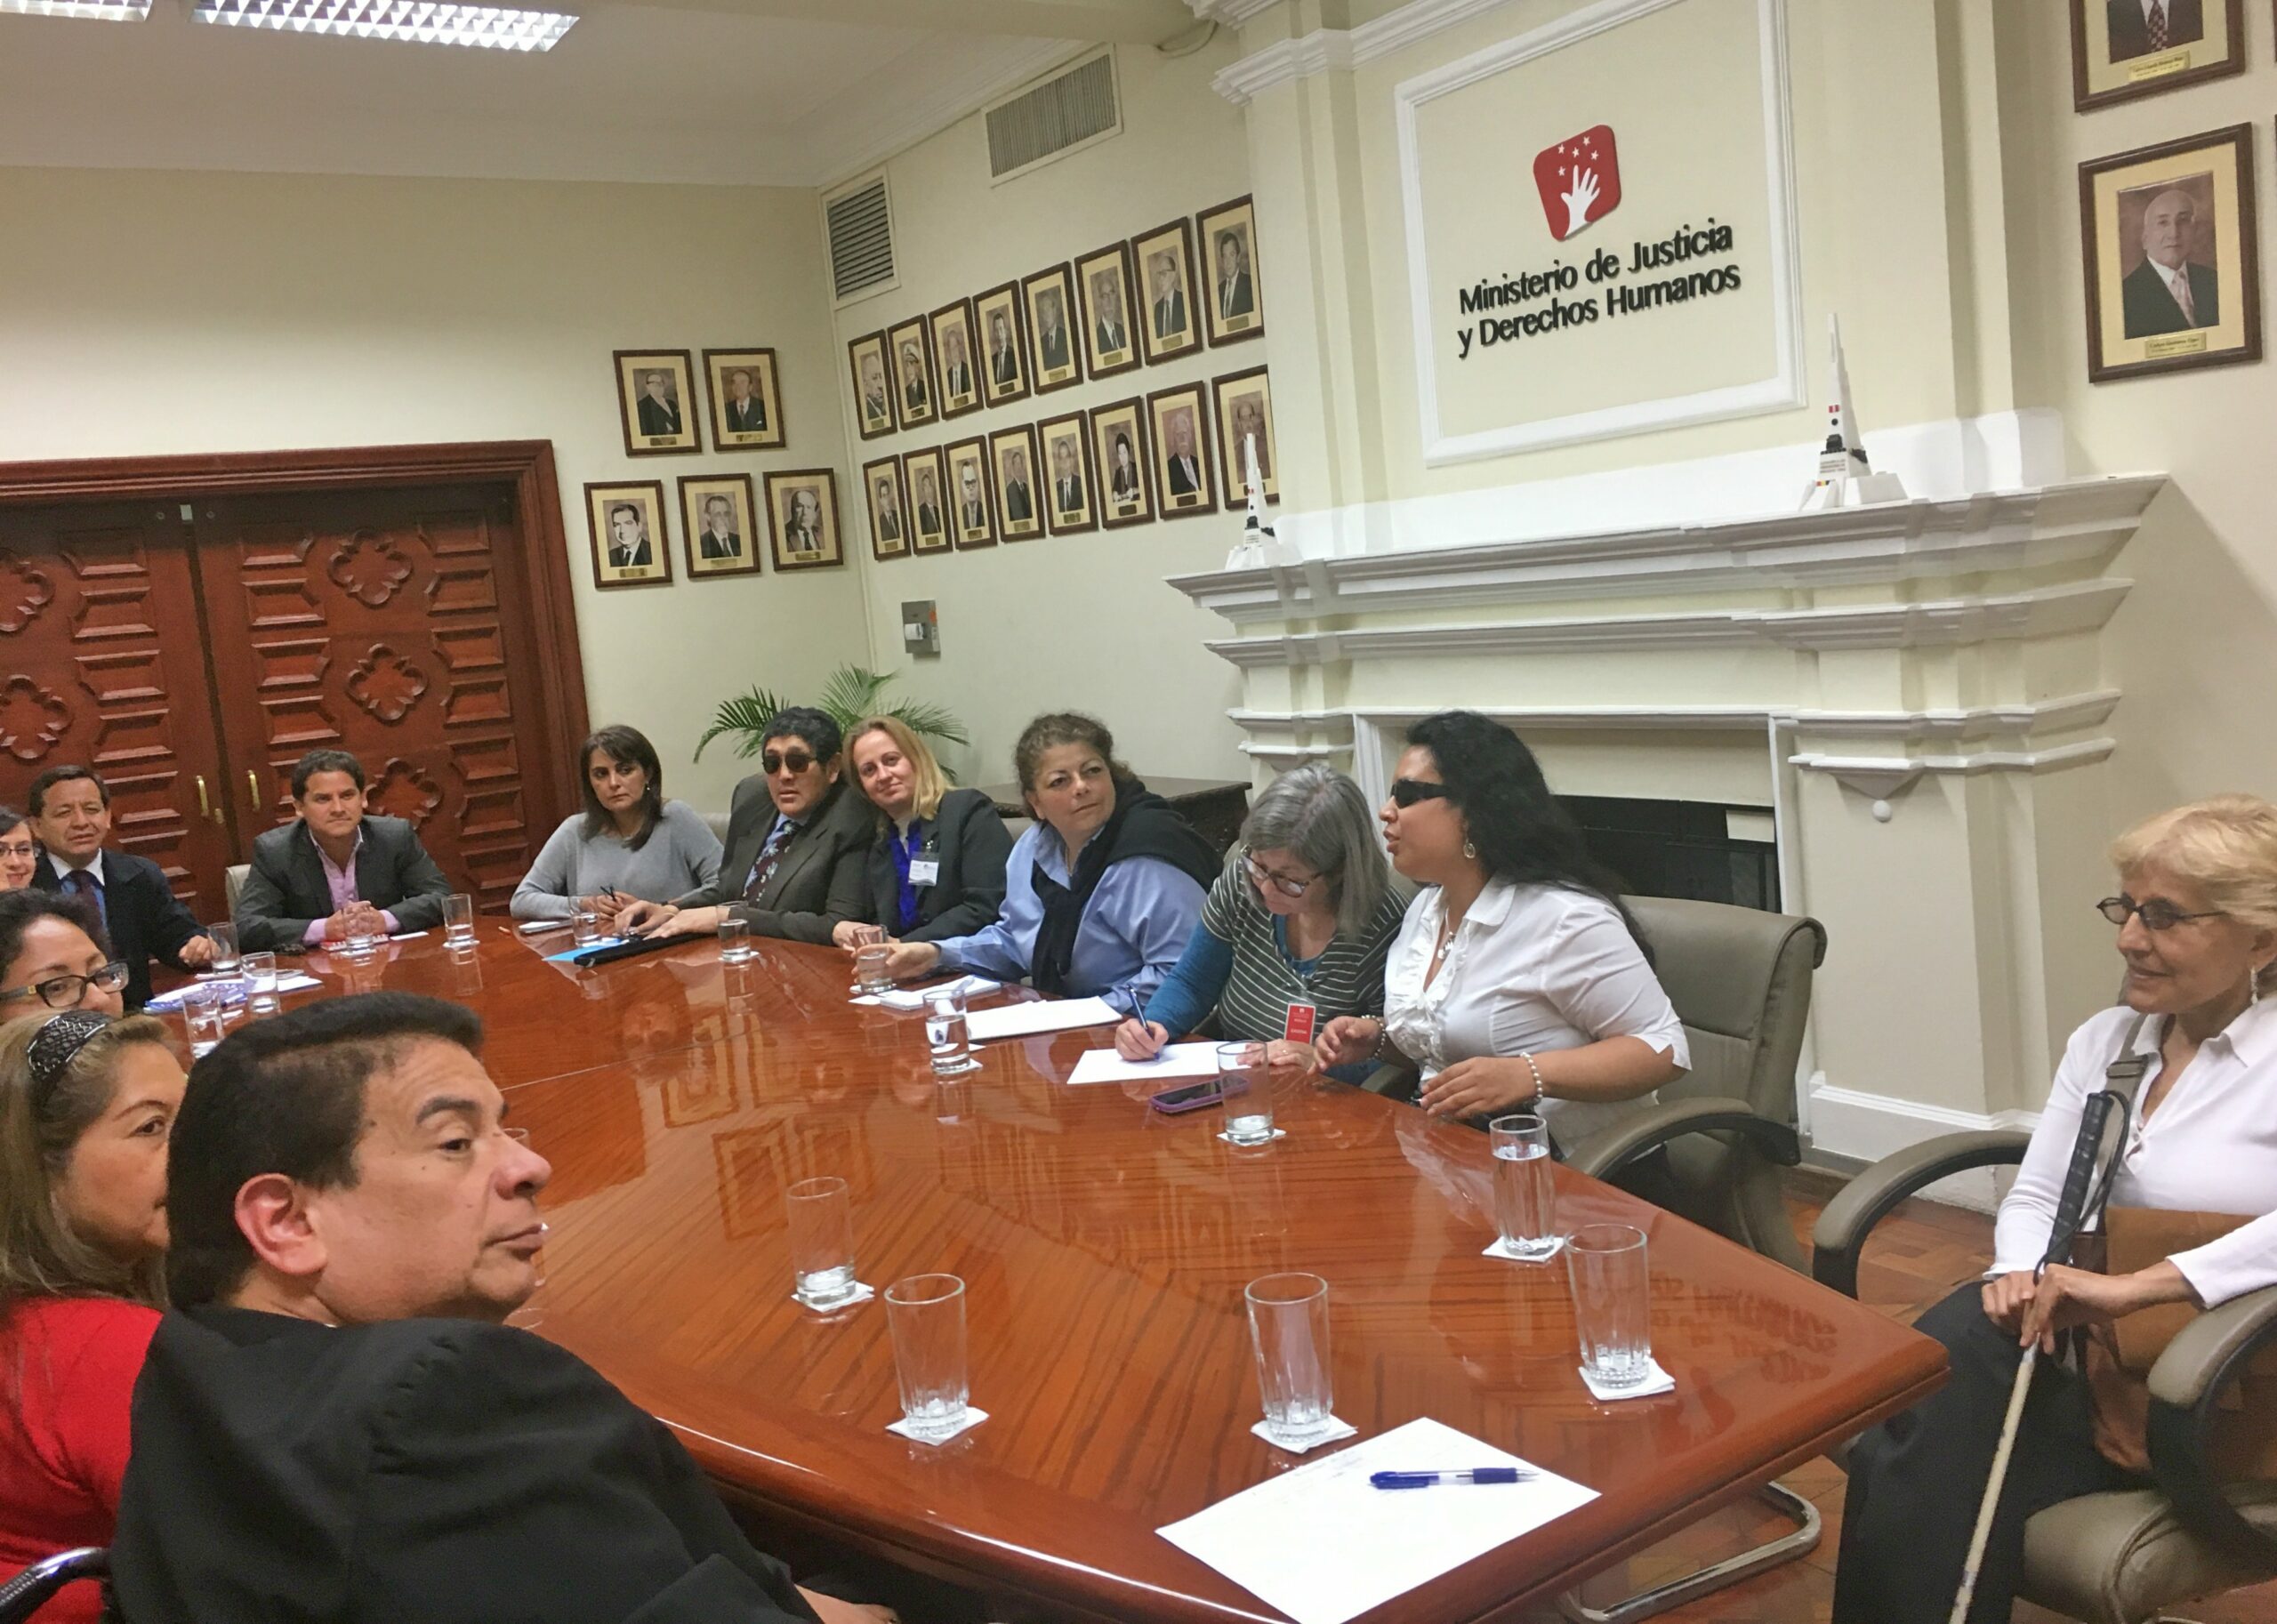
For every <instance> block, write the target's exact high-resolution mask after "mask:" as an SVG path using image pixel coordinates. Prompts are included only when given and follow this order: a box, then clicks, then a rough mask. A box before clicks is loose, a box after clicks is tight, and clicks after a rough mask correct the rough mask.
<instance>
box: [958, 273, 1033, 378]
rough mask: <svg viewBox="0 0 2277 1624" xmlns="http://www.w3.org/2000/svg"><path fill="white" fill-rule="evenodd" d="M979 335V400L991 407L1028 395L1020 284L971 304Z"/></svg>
mask: <svg viewBox="0 0 2277 1624" xmlns="http://www.w3.org/2000/svg"><path fill="white" fill-rule="evenodd" d="M972 319H973V322H974V325H975V326H977V327H978V331H979V334H980V398H981V399H982V400H984V401H986V403H987V404H988V405H990V406H1004V405H1007V404H1009V403H1010V402H1011V401H1015V400H1025V399H1026V398H1027V395H1028V358H1027V346H1026V342H1024V340H1023V338H1022V335H1021V333H1020V285H1019V284H1018V283H1017V282H1007V283H1005V284H1004V285H1003V286H1002V287H992V288H990V289H989V290H988V291H987V292H986V293H982V294H980V295H978V297H977V298H975V299H974V300H973V301H972Z"/></svg>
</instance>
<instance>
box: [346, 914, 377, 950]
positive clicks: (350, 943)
mask: <svg viewBox="0 0 2277 1624" xmlns="http://www.w3.org/2000/svg"><path fill="white" fill-rule="evenodd" d="M354 917H355V919H356V923H354V924H352V925H350V926H349V927H348V940H347V942H346V944H345V945H344V951H345V952H346V953H347V954H348V956H349V957H350V958H351V959H368V958H370V957H371V956H372V954H373V953H375V952H376V951H378V948H379V937H378V935H377V931H378V929H379V927H378V926H376V925H374V924H373V923H372V922H371V920H372V916H371V915H370V914H369V913H366V912H362V911H361V910H358V912H357V913H356V914H355V916H354Z"/></svg>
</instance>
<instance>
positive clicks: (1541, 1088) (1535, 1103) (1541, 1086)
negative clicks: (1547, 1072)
mask: <svg viewBox="0 0 2277 1624" xmlns="http://www.w3.org/2000/svg"><path fill="white" fill-rule="evenodd" d="M1518 1058H1519V1059H1521V1060H1523V1061H1525V1063H1526V1070H1528V1071H1530V1072H1532V1073H1533V1098H1532V1099H1531V1100H1529V1101H1527V1102H1526V1103H1527V1105H1529V1106H1531V1107H1533V1109H1534V1110H1536V1111H1539V1110H1540V1109H1541V1099H1542V1096H1543V1095H1544V1094H1547V1093H1548V1092H1549V1084H1548V1083H1546V1082H1544V1081H1542V1080H1541V1067H1540V1066H1538V1065H1535V1064H1534V1063H1533V1056H1532V1055H1520V1056H1519V1057H1518Z"/></svg>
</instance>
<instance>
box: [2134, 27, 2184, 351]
mask: <svg viewBox="0 0 2277 1624" xmlns="http://www.w3.org/2000/svg"><path fill="white" fill-rule="evenodd" d="M2145 26H2146V28H2147V30H2148V32H2149V34H2150V36H2151V49H2152V50H2153V51H2163V50H2165V49H2166V48H2167V0H2151V17H2150V21H2149V22H2148V23H2147V24H2146V25H2145ZM2183 313H2184V315H2188V314H2189V308H2188V307H2187V306H2184V310H2183Z"/></svg>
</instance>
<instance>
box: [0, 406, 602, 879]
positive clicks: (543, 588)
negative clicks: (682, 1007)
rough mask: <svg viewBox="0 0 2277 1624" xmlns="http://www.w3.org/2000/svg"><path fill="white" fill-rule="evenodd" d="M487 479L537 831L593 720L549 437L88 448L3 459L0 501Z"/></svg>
mask: <svg viewBox="0 0 2277 1624" xmlns="http://www.w3.org/2000/svg"><path fill="white" fill-rule="evenodd" d="M490 480H495V481H497V482H499V483H501V484H504V483H509V482H511V484H512V486H513V487H514V505H515V510H516V515H515V517H516V524H515V530H516V533H517V534H518V535H519V537H520V538H521V543H522V557H521V559H520V563H521V566H522V575H523V580H524V582H525V583H526V584H527V587H528V589H529V604H528V613H529V616H530V625H531V629H532V631H534V632H535V634H536V637H537V640H538V643H539V646H540V647H542V648H543V650H544V651H545V654H546V657H545V658H543V659H541V660H538V661H537V662H535V665H536V671H535V676H536V682H535V693H534V694H532V695H530V697H531V698H533V699H535V702H536V704H537V707H538V712H539V720H540V726H539V727H538V728H537V729H536V730H535V737H536V738H538V739H539V740H541V741H542V742H543V745H544V748H545V750H546V752H547V757H548V759H547V760H543V761H539V762H535V763H533V764H531V765H532V768H533V770H530V771H527V772H526V773H525V775H524V782H525V783H526V784H527V785H528V786H529V790H530V792H531V800H532V801H533V802H534V805H533V806H532V808H531V811H532V813H533V814H534V816H531V818H530V819H529V826H530V828H531V830H532V831H533V832H534V835H535V838H537V839H543V836H544V835H545V834H548V833H551V832H552V828H553V825H554V824H557V823H559V821H560V820H561V819H562V818H564V817H566V816H568V815H569V814H570V813H571V812H574V811H575V810H576V809H577V808H578V806H579V805H580V804H581V801H580V799H579V792H578V789H577V783H578V773H579V769H578V765H577V763H576V761H575V753H576V749H577V744H578V741H579V740H581V739H583V737H584V736H586V735H587V734H588V733H590V732H591V731H592V727H591V722H590V721H589V720H587V717H586V712H585V667H584V662H583V655H581V653H580V651H579V647H578V642H577V609H576V601H575V599H574V598H573V597H572V595H571V592H570V587H569V559H568V549H567V541H566V539H565V537H564V535H563V534H562V528H561V485H560V481H559V478H558V477H557V476H556V475H555V472H554V468H553V445H552V442H551V441H550V440H481V441H474V442H470V443H466V444H459V445H440V446H344V447H341V448H337V449H331V450H318V451H253V452H229V453H217V454H199V455H192V456H166V457H90V458H86V459H84V460H76V461H59V462H0V505H7V506H11V507H15V506H32V505H52V504H54V503H59V502H106V501H117V500H119V499H121V498H125V499H129V500H133V499H137V498H140V499H142V500H150V499H153V498H156V499H159V500H173V501H177V502H182V501H189V500H193V499H196V498H198V497H205V496H220V495H249V494H279V493H288V492H290V493H301V492H317V491H332V490H359V489H368V488H370V487H372V486H401V485H430V484H442V483H466V482H470V481H490Z"/></svg>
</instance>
